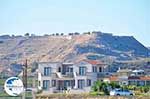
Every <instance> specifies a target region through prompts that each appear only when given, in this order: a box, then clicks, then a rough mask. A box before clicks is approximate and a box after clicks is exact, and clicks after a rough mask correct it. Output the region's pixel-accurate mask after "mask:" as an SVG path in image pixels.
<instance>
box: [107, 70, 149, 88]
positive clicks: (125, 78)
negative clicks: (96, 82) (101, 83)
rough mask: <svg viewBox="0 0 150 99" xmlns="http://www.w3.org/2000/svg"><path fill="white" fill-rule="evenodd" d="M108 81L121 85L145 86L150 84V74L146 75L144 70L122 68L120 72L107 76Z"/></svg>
mask: <svg viewBox="0 0 150 99" xmlns="http://www.w3.org/2000/svg"><path fill="white" fill-rule="evenodd" d="M105 81H107V82H116V83H118V84H120V85H137V86H145V85H148V86H149V85H150V76H146V75H145V73H144V70H133V71H132V70H129V69H122V70H118V72H117V73H116V74H115V75H113V76H110V77H108V78H105Z"/></svg>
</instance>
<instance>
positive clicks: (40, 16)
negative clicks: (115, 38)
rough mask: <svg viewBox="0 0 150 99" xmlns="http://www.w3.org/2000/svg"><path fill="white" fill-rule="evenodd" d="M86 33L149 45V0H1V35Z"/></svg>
mask: <svg viewBox="0 0 150 99" xmlns="http://www.w3.org/2000/svg"><path fill="white" fill-rule="evenodd" d="M86 31H102V32H105V33H107V32H108V33H113V34H114V35H129V36H131V35H132V36H134V37H135V38H136V39H137V40H138V41H140V42H141V43H142V44H144V45H145V46H150V36H149V35H150V0H0V35H5V34H9V35H12V34H15V35H24V34H25V33H27V32H28V33H30V34H32V33H33V34H37V35H43V34H51V33H66V34H67V33H70V32H80V33H82V32H86Z"/></svg>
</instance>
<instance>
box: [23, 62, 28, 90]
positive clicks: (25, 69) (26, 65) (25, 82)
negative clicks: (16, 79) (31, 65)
mask: <svg viewBox="0 0 150 99" xmlns="http://www.w3.org/2000/svg"><path fill="white" fill-rule="evenodd" d="M23 66H24V69H23V84H24V88H25V90H26V89H27V67H28V63H27V59H26V60H25V64H24V65H23Z"/></svg>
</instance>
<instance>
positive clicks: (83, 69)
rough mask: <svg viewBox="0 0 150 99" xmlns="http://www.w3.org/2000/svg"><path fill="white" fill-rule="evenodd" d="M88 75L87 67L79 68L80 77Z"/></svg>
mask: <svg viewBox="0 0 150 99" xmlns="http://www.w3.org/2000/svg"><path fill="white" fill-rule="evenodd" d="M85 74H86V67H79V75H85Z"/></svg>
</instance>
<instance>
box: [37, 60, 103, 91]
mask: <svg viewBox="0 0 150 99" xmlns="http://www.w3.org/2000/svg"><path fill="white" fill-rule="evenodd" d="M105 67H106V65H105V64H102V63H101V62H98V61H88V60H84V61H80V62H77V63H60V62H41V63H39V64H38V88H39V89H41V90H43V92H44V93H47V92H48V93H60V92H64V91H65V90H68V91H69V92H70V93H85V92H90V91H91V87H92V85H93V84H94V82H95V81H97V80H98V78H100V75H103V73H105V72H106V68H105Z"/></svg>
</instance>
